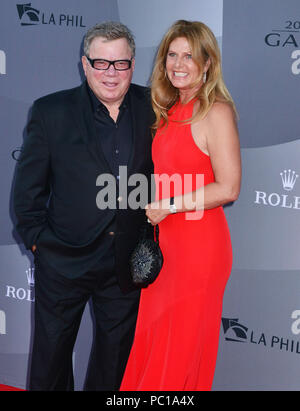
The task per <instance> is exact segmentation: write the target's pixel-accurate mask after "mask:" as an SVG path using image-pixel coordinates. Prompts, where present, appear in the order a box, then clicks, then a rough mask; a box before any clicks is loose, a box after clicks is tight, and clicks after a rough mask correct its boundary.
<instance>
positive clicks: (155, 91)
mask: <svg viewBox="0 0 300 411" xmlns="http://www.w3.org/2000/svg"><path fill="white" fill-rule="evenodd" d="M152 102H153V108H154V111H155V113H156V123H155V125H154V128H155V129H156V134H155V136H154V140H153V149H152V154H153V161H154V166H155V177H156V182H157V192H156V201H155V202H153V203H151V204H148V205H147V207H146V214H147V217H148V219H149V221H150V222H151V223H152V224H153V225H156V224H159V229H160V246H161V250H162V253H163V255H164V265H163V268H162V270H161V272H160V274H159V277H158V278H157V279H156V281H155V282H154V283H153V284H151V285H150V286H148V287H147V288H146V289H143V290H142V295H141V301H140V308H139V314H138V321H137V326H136V333H135V339H134V343H133V347H132V350H131V354H130V357H129V361H128V364H127V368H126V371H125V375H124V378H123V382H122V385H121V390H128V391H131V390H135V391H139V390H140V391H147V390H155V391H159V390H165V391H168V390H170V391H182V390H188V391H193V390H199V391H200V390H210V389H211V387H212V383H213V377H214V370H215V364H216V359H217V353H218V341H219V330H220V323H221V314H222V300H223V294H224V290H225V286H226V283H227V281H228V278H229V275H230V271H231V266H232V248H231V240H230V233H229V229H228V225H227V222H226V218H225V214H224V211H223V207H222V206H223V205H224V204H226V203H229V202H232V201H234V200H236V199H237V198H238V195H239V191H240V180H241V160H240V146H239V138H238V131H237V126H236V111H235V106H234V103H233V101H232V98H231V96H230V94H229V92H228V90H227V88H226V86H225V84H224V81H223V78H222V72H221V59H220V51H219V48H218V44H217V41H216V39H215V36H214V35H213V33H212V32H211V30H210V29H209V28H208V27H207V26H206V25H205V24H203V23H201V22H189V21H184V20H179V21H177V22H176V23H174V24H173V26H172V27H171V28H170V29H169V31H168V32H167V34H166V35H165V37H164V38H163V40H162V42H161V45H160V47H159V50H158V54H157V58H156V64H155V68H154V72H153V76H152ZM175 174H176V175H177V176H178V175H179V176H180V177H181V181H184V178H185V177H184V176H186V175H192V176H193V177H196V176H197V175H203V176H204V181H201V179H199V180H197V178H193V181H192V185H191V186H189V187H188V188H187V187H184V186H183V185H180V184H179V185H178V184H171V185H170V193H168V195H167V197H165V195H164V192H163V191H164V190H163V187H162V188H161V187H160V186H159V183H160V182H161V180H160V176H162V175H167V176H169V177H170V180H171V177H172V176H174V175H175ZM174 181H175V180H174ZM170 203H171V205H170ZM193 213H194V214H193Z"/></svg>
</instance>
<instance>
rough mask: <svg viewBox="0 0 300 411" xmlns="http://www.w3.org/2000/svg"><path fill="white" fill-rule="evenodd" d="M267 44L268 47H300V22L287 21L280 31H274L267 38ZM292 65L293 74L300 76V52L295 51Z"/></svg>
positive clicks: (292, 55) (292, 56)
mask: <svg viewBox="0 0 300 411" xmlns="http://www.w3.org/2000/svg"><path fill="white" fill-rule="evenodd" d="M265 44H266V45H267V46H268V47H274V48H278V47H292V48H295V49H298V48H299V47H300V21H299V20H298V21H294V20H287V21H286V22H285V24H284V26H283V28H280V29H274V30H272V31H271V32H270V33H268V34H267V35H266V36H265ZM291 59H292V60H293V62H292V65H291V70H292V73H293V74H295V75H297V74H300V50H299V49H298V50H293V51H292V54H291Z"/></svg>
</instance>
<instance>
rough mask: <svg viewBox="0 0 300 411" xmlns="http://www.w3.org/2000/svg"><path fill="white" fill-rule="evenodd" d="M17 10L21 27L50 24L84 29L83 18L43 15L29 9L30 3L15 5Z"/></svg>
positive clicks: (31, 8)
mask: <svg viewBox="0 0 300 411" xmlns="http://www.w3.org/2000/svg"><path fill="white" fill-rule="evenodd" d="M17 10H18V15H19V19H20V22H21V26H36V25H38V24H50V25H54V26H65V27H86V26H85V24H83V16H78V15H70V14H59V15H56V14H55V13H44V12H41V11H40V10H37V9H35V8H34V7H31V3H26V4H17Z"/></svg>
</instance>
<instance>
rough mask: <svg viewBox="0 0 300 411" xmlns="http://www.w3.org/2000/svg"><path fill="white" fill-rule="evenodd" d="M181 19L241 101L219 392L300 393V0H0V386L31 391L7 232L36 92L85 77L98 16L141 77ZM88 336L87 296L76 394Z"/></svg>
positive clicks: (29, 322) (25, 292) (22, 267)
mask: <svg viewBox="0 0 300 411" xmlns="http://www.w3.org/2000/svg"><path fill="white" fill-rule="evenodd" d="M177 19H188V20H200V21H203V22H204V23H206V24H207V25H208V26H209V27H210V28H211V29H212V30H213V32H214V33H215V35H216V37H217V40H218V42H219V45H220V48H221V50H222V56H223V70H224V78H225V81H226V83H227V85H228V88H229V89H230V91H231V93H232V95H233V97H234V99H235V102H236V105H237V108H238V111H239V130H240V138H241V147H242V160H243V183H242V190H241V195H240V198H239V200H238V201H236V202H235V204H233V205H231V206H227V207H226V208H225V212H226V215H227V218H228V222H229V225H230V229H231V235H232V242H233V250H234V265H233V270H232V275H231V278H230V280H229V283H228V286H227V289H226V292H225V297H224V306H223V318H222V325H221V332H220V348H219V355H218V361H217V368H216V374H215V381H214V386H213V389H214V390H298V389H299V386H300V383H299V381H300V366H299V365H300V355H299V354H300V300H299V290H300V270H299V268H300V257H299V256H300V253H299V251H298V249H299V246H298V243H299V241H298V239H299V234H300V219H299V216H300V182H299V180H300V179H299V175H300V163H299V160H298V158H299V154H300V142H299V139H300V116H299V90H300V87H299V86H300V4H299V0H286V1H284V2H283V1H282V0H259V1H258V0H240V1H236V0H224V1H223V0H186V1H185V2H182V1H179V0H163V1H161V0H152V1H150V2H149V1H146V0H119V1H117V0H87V1H85V2H83V1H81V0H72V1H69V0H51V1H49V0H32V1H31V2H26V3H25V2H24V3H22V2H20V1H12V0H2V1H1V4H0V107H1V109H0V131H1V143H0V144H1V150H0V156H1V161H0V184H1V186H0V187H1V202H0V219H1V229H0V383H2V384H8V385H14V386H17V387H21V388H26V386H27V379H28V373H29V360H30V351H31V343H32V341H31V335H32V330H33V308H34V265H33V261H32V256H31V253H29V252H27V251H26V250H25V248H24V246H23V245H22V244H21V240H20V238H19V237H18V235H17V233H16V231H15V229H14V223H15V217H14V214H13V211H12V202H11V197H12V187H13V181H14V172H15V166H16V163H17V161H18V157H19V155H20V148H21V145H22V142H23V139H24V138H26V135H25V126H26V123H27V119H28V117H29V115H30V109H31V105H32V102H33V101H34V100H35V99H36V98H38V97H40V96H42V95H45V94H48V93H51V92H54V91H58V90H61V89H65V88H71V87H75V86H77V85H79V84H80V83H81V81H82V80H83V78H84V77H83V71H82V68H81V63H80V58H81V55H82V45H83V36H84V34H85V33H86V31H87V30H88V28H89V27H91V26H93V25H94V24H96V23H97V22H100V21H103V20H116V21H121V22H122V23H124V24H126V25H128V27H129V28H130V29H131V30H132V31H133V33H134V35H135V38H136V45H137V53H136V69H135V73H134V78H133V81H134V82H136V83H138V84H142V85H146V84H148V81H149V77H150V74H151V69H152V66H153V60H154V56H155V52H156V50H157V46H158V44H159V42H160V40H161V38H162V35H163V34H164V33H165V31H166V30H167V28H168V27H169V26H170V25H171V24H172V23H173V22H174V21H175V20H177ZM297 160H298V161H297ZM92 340H93V319H92V314H91V312H90V308H89V306H87V308H86V310H85V313H84V316H83V321H82V324H81V327H80V330H79V335H78V339H77V343H76V346H75V349H74V355H73V365H74V374H75V387H76V389H77V390H81V389H82V387H83V384H84V378H85V373H86V369H87V365H88V360H89V352H90V347H91V344H92ZM41 366H42V364H41Z"/></svg>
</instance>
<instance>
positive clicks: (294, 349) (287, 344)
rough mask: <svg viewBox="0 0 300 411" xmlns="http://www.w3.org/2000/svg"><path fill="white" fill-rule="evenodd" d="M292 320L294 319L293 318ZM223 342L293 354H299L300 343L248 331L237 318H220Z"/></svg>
mask: <svg viewBox="0 0 300 411" xmlns="http://www.w3.org/2000/svg"><path fill="white" fill-rule="evenodd" d="M292 318H296V317H293V316H292ZM222 325H223V331H224V337H225V341H228V342H235V343H248V344H255V345H257V346H259V345H260V346H262V347H265V348H275V349H278V350H280V351H286V352H289V353H293V354H300V341H295V340H292V339H290V338H284V337H280V336H277V335H272V336H268V335H266V334H265V333H262V332H257V331H254V330H249V328H248V327H246V326H245V325H243V324H241V323H240V322H239V319H238V318H222Z"/></svg>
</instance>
